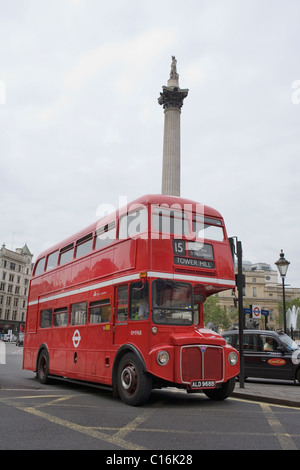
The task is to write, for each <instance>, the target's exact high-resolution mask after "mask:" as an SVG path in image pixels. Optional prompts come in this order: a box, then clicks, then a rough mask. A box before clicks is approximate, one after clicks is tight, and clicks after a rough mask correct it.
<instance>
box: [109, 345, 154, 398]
mask: <svg viewBox="0 0 300 470" xmlns="http://www.w3.org/2000/svg"><path fill="white" fill-rule="evenodd" d="M117 386H118V392H119V395H120V397H121V400H122V401H123V402H124V403H125V404H126V405H132V406H138V405H142V404H144V403H146V402H147V401H148V399H149V397H150V395H151V390H152V379H151V376H150V375H149V374H147V372H146V371H145V370H144V368H143V365H142V363H141V361H140V360H139V359H138V358H137V357H136V356H135V354H133V353H127V354H125V356H123V357H122V359H121V360H120V363H119V366H118V372H117Z"/></svg>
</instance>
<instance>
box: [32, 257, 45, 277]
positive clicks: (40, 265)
mask: <svg viewBox="0 0 300 470" xmlns="http://www.w3.org/2000/svg"><path fill="white" fill-rule="evenodd" d="M45 261H46V260H45V258H41V259H40V260H39V261H38V262H37V264H36V266H35V271H34V275H35V276H38V275H39V274H42V273H43V272H44V269H45Z"/></svg>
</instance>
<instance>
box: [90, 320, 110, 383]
mask: <svg viewBox="0 0 300 470" xmlns="http://www.w3.org/2000/svg"><path fill="white" fill-rule="evenodd" d="M86 332H87V341H88V345H89V348H88V349H87V352H86V380H88V381H91V382H101V383H104V384H111V374H112V362H113V361H112V346H111V345H112V334H113V329H112V325H111V324H110V323H98V324H95V325H89V326H88V327H87V330H86Z"/></svg>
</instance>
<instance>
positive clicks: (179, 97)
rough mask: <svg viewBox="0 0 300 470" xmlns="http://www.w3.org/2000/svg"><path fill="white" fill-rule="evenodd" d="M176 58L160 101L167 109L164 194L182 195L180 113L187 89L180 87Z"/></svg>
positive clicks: (163, 173)
mask: <svg viewBox="0 0 300 470" xmlns="http://www.w3.org/2000/svg"><path fill="white" fill-rule="evenodd" d="M176 63H177V62H176V59H175V56H172V65H171V73H170V79H169V80H168V86H163V91H162V93H160V97H159V98H158V103H159V104H160V105H162V106H163V108H164V110H165V124H164V147H163V170H162V194H168V195H170V196H180V114H181V111H180V110H181V107H182V105H183V100H184V99H185V98H186V97H187V95H188V91H189V90H187V89H184V90H182V89H181V88H179V82H178V79H179V75H178V73H177V70H176Z"/></svg>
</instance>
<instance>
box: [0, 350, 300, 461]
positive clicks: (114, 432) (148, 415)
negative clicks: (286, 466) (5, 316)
mask: <svg viewBox="0 0 300 470" xmlns="http://www.w3.org/2000/svg"><path fill="white" fill-rule="evenodd" d="M6 353H7V354H6V364H0V450H16V449H19V450H53V449H60V450H66V449H67V450H92V449H93V450H103V451H107V452H106V453H105V454H104V455H103V459H109V458H112V459H116V458H123V457H121V456H122V455H123V454H122V453H121V454H120V452H121V451H124V450H126V451H127V452H126V454H124V455H125V456H127V457H128V458H129V457H130V456H137V457H136V458H138V456H141V455H142V456H144V460H147V459H151V458H152V461H150V460H148V461H147V463H152V464H153V465H158V464H164V465H165V464H171V463H172V464H179V463H180V462H179V461H178V458H179V457H177V456H178V455H182V458H181V459H182V462H181V463H185V464H189V463H191V462H188V461H187V459H188V456H191V457H190V459H194V462H195V459H200V460H199V461H201V457H200V454H199V452H193V451H202V450H210V451H211V450H241V449H245V450H283V449H284V450H297V449H298V450H299V449H300V408H299V409H298V408H295V407H294V408H289V407H284V406H278V405H269V404H267V403H259V402H250V401H247V400H243V399H238V398H229V399H227V400H225V401H223V402H212V401H210V400H209V399H208V398H207V397H206V396H205V395H204V394H202V393H199V394H198V393H197V394H192V395H188V394H186V393H185V392H183V391H178V390H176V389H165V390H157V391H153V393H152V396H151V399H150V401H149V403H147V404H146V405H145V406H143V407H131V406H126V405H124V404H123V403H122V402H121V401H120V400H119V399H116V398H113V396H112V394H111V393H110V392H108V391H103V390H99V389H97V388H90V387H86V386H81V385H80V386H79V385H74V384H70V383H66V382H62V381H54V382H53V383H51V384H47V385H41V384H40V383H39V382H38V381H37V380H36V379H35V375H34V373H33V372H30V371H23V370H22V353H23V348H18V347H16V346H15V345H14V344H7V345H6ZM142 450H145V451H148V452H146V453H143V452H140V451H142ZM128 451H129V452H128ZM159 455H161V457H159ZM167 455H169V459H171V460H169V461H168V462H166V461H164V459H165V458H166V457H165V456H167ZM145 456H147V457H145ZM174 456H175V457H174ZM132 458H133V457H132ZM174 458H175V459H177V460H175V461H172V459H174ZM155 459H156V460H155ZM179 460H180V458H179ZM194 462H193V463H194ZM105 463H112V464H116V463H120V464H124V463H129V464H131V466H133V467H138V466H140V468H142V467H141V463H142V460H140V461H133V460H132V462H125V461H120V462H114V461H112V462H107V461H106V462H105Z"/></svg>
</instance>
